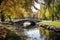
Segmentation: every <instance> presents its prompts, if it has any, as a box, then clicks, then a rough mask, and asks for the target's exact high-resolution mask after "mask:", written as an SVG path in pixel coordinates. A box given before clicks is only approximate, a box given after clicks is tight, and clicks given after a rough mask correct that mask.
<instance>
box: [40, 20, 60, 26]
mask: <svg viewBox="0 0 60 40" xmlns="http://www.w3.org/2000/svg"><path fill="white" fill-rule="evenodd" d="M40 23H43V24H47V25H54V26H56V27H60V21H42V22H40Z"/></svg>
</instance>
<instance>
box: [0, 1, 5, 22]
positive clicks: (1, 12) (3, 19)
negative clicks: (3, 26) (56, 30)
mask: <svg viewBox="0 0 60 40" xmlns="http://www.w3.org/2000/svg"><path fill="white" fill-rule="evenodd" d="M2 1H3V0H0V10H1V3H2ZM0 14H1V21H2V22H4V21H5V16H4V14H3V10H1V11H0Z"/></svg>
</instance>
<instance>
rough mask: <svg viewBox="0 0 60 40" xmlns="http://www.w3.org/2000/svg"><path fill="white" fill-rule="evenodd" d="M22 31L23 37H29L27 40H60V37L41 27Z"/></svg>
mask: <svg viewBox="0 0 60 40" xmlns="http://www.w3.org/2000/svg"><path fill="white" fill-rule="evenodd" d="M22 30H23V31H22V32H23V35H25V36H27V38H26V40H60V35H57V34H56V33H55V32H53V31H50V30H47V29H44V28H41V27H38V28H30V29H25V28H23V29H22Z"/></svg>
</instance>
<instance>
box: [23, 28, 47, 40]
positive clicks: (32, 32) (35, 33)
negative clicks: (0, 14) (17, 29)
mask: <svg viewBox="0 0 60 40" xmlns="http://www.w3.org/2000/svg"><path fill="white" fill-rule="evenodd" d="M24 33H25V35H26V36H28V37H29V38H27V40H45V38H46V36H45V35H44V36H43V37H42V38H41V37H40V36H41V35H40V32H39V30H38V28H34V29H29V30H27V29H24Z"/></svg>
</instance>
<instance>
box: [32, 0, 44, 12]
mask: <svg viewBox="0 0 60 40" xmlns="http://www.w3.org/2000/svg"><path fill="white" fill-rule="evenodd" d="M38 2H42V3H44V0H38ZM34 6H35V7H36V8H37V9H39V10H40V4H38V3H36V2H35V1H34ZM31 9H32V11H33V12H37V11H38V10H36V9H35V8H34V7H33V6H32V7H31Z"/></svg>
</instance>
